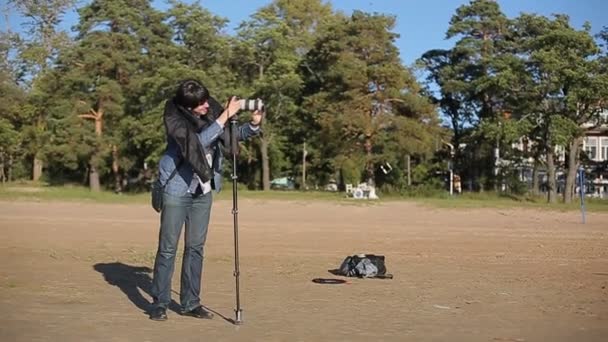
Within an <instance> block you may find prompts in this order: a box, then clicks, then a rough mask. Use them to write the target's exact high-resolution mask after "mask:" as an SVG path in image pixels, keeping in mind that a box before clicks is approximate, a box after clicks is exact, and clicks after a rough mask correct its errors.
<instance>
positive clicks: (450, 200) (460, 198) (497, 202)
mask: <svg viewBox="0 0 608 342" xmlns="http://www.w3.org/2000/svg"><path fill="white" fill-rule="evenodd" d="M412 200H413V201H416V202H419V203H422V204H426V205H431V206H434V207H439V208H503V209H504V208H529V209H541V210H557V211H571V210H580V208H581V207H580V199H578V198H575V199H574V200H573V201H572V203H570V204H566V203H563V201H562V199H561V198H560V199H558V203H554V204H549V203H547V199H546V197H532V196H512V195H506V194H496V193H493V192H487V193H464V194H462V195H457V196H456V195H455V196H452V197H450V196H445V197H427V198H415V199H412ZM585 209H586V210H587V211H591V212H608V200H599V199H593V198H585Z"/></svg>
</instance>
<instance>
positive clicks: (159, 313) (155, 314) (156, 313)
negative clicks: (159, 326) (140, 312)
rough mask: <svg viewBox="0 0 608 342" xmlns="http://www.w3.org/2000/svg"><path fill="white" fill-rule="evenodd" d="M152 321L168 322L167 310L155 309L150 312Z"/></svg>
mask: <svg viewBox="0 0 608 342" xmlns="http://www.w3.org/2000/svg"><path fill="white" fill-rule="evenodd" d="M150 319H151V320H153V321H166V320H167V309H165V308H154V309H152V311H150Z"/></svg>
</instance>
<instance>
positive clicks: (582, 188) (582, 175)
mask: <svg viewBox="0 0 608 342" xmlns="http://www.w3.org/2000/svg"><path fill="white" fill-rule="evenodd" d="M578 182H579V194H580V196H581V215H582V217H583V224H585V169H584V168H583V167H581V168H579V169H578Z"/></svg>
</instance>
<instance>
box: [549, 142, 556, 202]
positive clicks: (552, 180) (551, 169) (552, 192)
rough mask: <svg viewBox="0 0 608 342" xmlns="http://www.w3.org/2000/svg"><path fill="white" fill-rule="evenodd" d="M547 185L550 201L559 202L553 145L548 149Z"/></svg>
mask: <svg viewBox="0 0 608 342" xmlns="http://www.w3.org/2000/svg"><path fill="white" fill-rule="evenodd" d="M547 185H548V189H547V190H548V193H549V203H557V183H556V180H555V151H554V147H553V145H550V146H549V148H548V149H547Z"/></svg>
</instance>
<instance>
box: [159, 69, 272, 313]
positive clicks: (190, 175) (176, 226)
mask: <svg viewBox="0 0 608 342" xmlns="http://www.w3.org/2000/svg"><path fill="white" fill-rule="evenodd" d="M239 110H240V104H239V100H237V99H236V98H235V97H232V98H231V99H230V100H229V101H228V103H227V104H226V106H225V109H224V108H222V107H221V105H219V103H217V101H215V100H214V99H213V98H211V97H210V96H209V91H208V90H207V88H205V87H204V86H203V85H202V84H201V83H199V82H198V81H196V80H185V81H183V82H182V83H181V84H180V85H179V86H178V89H177V92H176V94H175V97H174V98H173V99H170V100H168V101H167V103H166V105H165V111H164V117H163V120H164V124H165V130H166V136H167V148H166V150H165V153H164V155H163V156H162V158H161V160H160V163H159V179H160V181H161V183H162V184H164V185H165V190H164V193H163V205H162V211H161V216H160V233H159V241H158V251H157V254H156V259H155V262H154V278H153V281H152V296H153V307H152V310H151V311H150V313H149V314H150V319H152V320H156V321H164V320H166V319H167V307H168V305H169V303H170V301H171V278H172V276H173V270H174V266H175V255H176V249H177V245H178V239H179V237H180V233H181V229H182V225H184V223H185V227H186V228H185V236H184V239H185V246H184V255H183V264H182V270H181V289H180V304H181V312H180V313H181V314H182V315H186V316H192V317H196V318H208V319H209V318H212V317H213V314H212V313H210V312H209V311H207V310H205V309H204V308H203V307H202V306H201V304H200V289H201V288H200V287H201V274H202V269H203V256H204V245H205V239H206V237H207V228H208V225H209V218H210V214H211V203H212V194H211V190H212V189H215V190H216V191H219V190H220V188H221V180H222V179H221V178H222V176H221V171H222V160H223V150H224V149H225V148H226V146H227V145H229V144H230V137H229V131H230V130H229V129H227V127H226V129H225V126H226V125H227V122H228V120H229V119H230V118H231V117H232V116H234V115H236V113H237V112H238V111H239ZM261 120H262V112H260V111H254V112H253V114H252V119H251V122H250V123H246V124H244V125H242V126H240V127H239V128H238V131H237V132H238V133H237V139H238V140H245V139H248V138H250V137H252V136H255V135H257V134H259V131H260V128H259V125H260V123H261Z"/></svg>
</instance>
